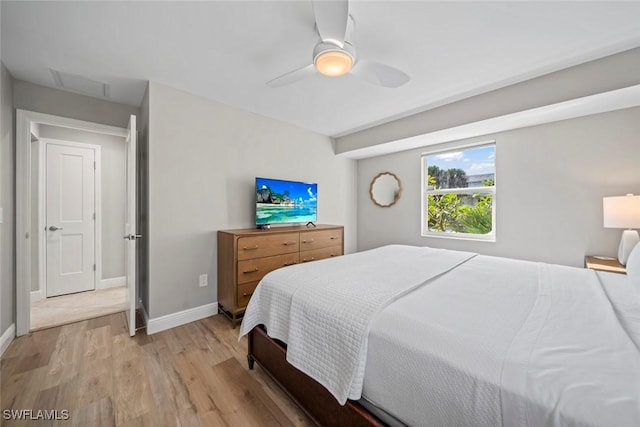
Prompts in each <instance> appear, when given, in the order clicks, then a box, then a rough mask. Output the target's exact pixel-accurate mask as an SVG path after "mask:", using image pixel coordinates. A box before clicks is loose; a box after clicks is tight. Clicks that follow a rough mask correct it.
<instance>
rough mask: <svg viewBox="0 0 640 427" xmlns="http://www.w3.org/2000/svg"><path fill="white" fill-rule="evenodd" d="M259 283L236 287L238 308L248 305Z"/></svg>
mask: <svg viewBox="0 0 640 427" xmlns="http://www.w3.org/2000/svg"><path fill="white" fill-rule="evenodd" d="M258 283H259V281H255V282H249V283H245V284H243V285H238V307H246V306H247V304H249V300H250V299H251V295H253V291H255V290H256V286H258Z"/></svg>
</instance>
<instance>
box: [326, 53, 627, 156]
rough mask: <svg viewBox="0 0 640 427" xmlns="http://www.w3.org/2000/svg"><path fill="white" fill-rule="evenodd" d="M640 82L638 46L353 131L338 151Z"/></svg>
mask: <svg viewBox="0 0 640 427" xmlns="http://www.w3.org/2000/svg"><path fill="white" fill-rule="evenodd" d="M638 84H640V48H635V49H631V50H628V51H625V52H621V53H618V54H615V55H611V56H608V57H605V58H601V59H598V60H595V61H590V62H587V63H584V64H580V65H576V66H574V67H569V68H566V69H564V70H560V71H556V72H553V73H549V74H547V75H544V76H541V77H537V78H534V79H530V80H526V81H523V82H521V83H517V84H513V85H510V86H507V87H504V88H500V89H496V90H493V91H491V92H487V93H483V94H480V95H476V96H472V97H468V98H466V99H462V100H459V101H457V102H453V101H455V100H453V99H450V100H448V101H447V102H448V104H446V105H442V106H433V105H432V106H429V107H428V108H429V109H428V110H426V111H423V112H421V113H417V114H414V115H411V116H408V117H405V118H401V119H398V120H394V121H391V122H389V123H385V124H382V125H379V126H375V127H372V128H369V129H365V130H362V131H360V132H354V133H351V134H349V135H346V136H343V137H340V138H337V139H336V153H345V152H349V151H351V150H355V149H358V148H364V147H369V146H375V145H378V144H384V143H387V142H391V141H397V140H399V139H403V138H409V137H413V136H417V135H424V134H426V133H430V132H435V131H439V130H442V129H448V128H452V127H455V126H459V125H465V124H468V123H473V122H477V121H480V120H485V119H489V118H492V117H499V116H502V115H506V114H510V113H515V112H519V111H525V110H529V109H532V108H536V107H542V106H545V105H551V104H555V103H558V102H563V101H567V100H571V99H576V98H580V97H585V96H589V95H594V94H597V93H603V92H608V91H611V90H615V89H621V88H625V87H629V86H634V85H638ZM425 109H426V107H425Z"/></svg>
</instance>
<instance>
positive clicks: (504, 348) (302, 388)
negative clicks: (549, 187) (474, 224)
mask: <svg viewBox="0 0 640 427" xmlns="http://www.w3.org/2000/svg"><path fill="white" fill-rule="evenodd" d="M636 252H639V253H638V254H634V255H640V250H637V251H636ZM632 258H634V259H637V258H640V256H635V257H632ZM631 263H632V260H631V259H630V261H629V265H628V266H629V267H631V265H630V264H631ZM634 277H635V276H634ZM635 279H637V277H635ZM635 279H634V280H635ZM634 280H631V279H630V278H627V277H626V276H624V275H615V274H610V273H596V272H594V271H592V270H587V269H579V268H572V267H564V266H558V265H549V264H543V263H533V262H526V261H517V260H511V259H505V258H497V257H489V256H482V255H477V254H472V253H467V252H457V251H446V250H440V249H434V248H428V247H412V246H404V245H391V246H385V247H381V248H377V249H373V250H370V251H364V252H360V253H356V254H352V255H348V256H344V257H340V258H334V259H330V260H324V261H318V262H316V263H311V264H304V265H297V266H292V267H287V268H284V269H280V270H276V271H274V272H272V273H270V274H268V275H267V276H265V277H264V279H263V280H262V282H261V283H260V285H259V286H258V288H257V289H256V291H255V293H254V295H253V297H252V299H251V301H250V303H249V306H248V307H247V311H246V313H245V317H244V320H243V324H242V326H241V330H240V334H241V335H245V334H249V341H250V344H249V355H248V357H249V363H250V366H252V364H253V362H254V361H257V362H258V363H259V364H260V365H261V366H262V367H263V368H265V369H266V370H267V372H268V373H270V374H271V375H272V376H273V377H274V378H275V379H276V381H278V382H279V383H280V384H281V385H282V386H283V387H284V388H285V390H286V391H287V392H288V393H289V394H290V395H291V396H292V398H293V399H294V400H295V401H297V402H298V403H299V404H300V405H301V406H302V407H303V409H305V410H306V411H307V413H309V415H310V416H311V417H312V418H313V419H314V420H315V421H316V422H317V423H319V424H322V425H359V424H360V425H384V424H390V425H403V424H404V425H447V426H456V425H459V426H467V425H478V426H500V425H504V426H539V425H568V426H574V425H575V426H583V425H584V426H591V425H606V426H613V425H618V426H638V425H640V284H638V283H636V282H635V281H634Z"/></svg>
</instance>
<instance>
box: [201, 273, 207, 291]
mask: <svg viewBox="0 0 640 427" xmlns="http://www.w3.org/2000/svg"><path fill="white" fill-rule="evenodd" d="M205 286H209V281H208V276H207V275H206V274H201V275H200V287H201V288H204V287H205Z"/></svg>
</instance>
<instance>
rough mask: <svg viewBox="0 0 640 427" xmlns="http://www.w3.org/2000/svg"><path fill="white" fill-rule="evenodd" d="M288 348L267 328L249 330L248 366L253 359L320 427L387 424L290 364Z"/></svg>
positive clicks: (257, 327) (251, 364)
mask: <svg viewBox="0 0 640 427" xmlns="http://www.w3.org/2000/svg"><path fill="white" fill-rule="evenodd" d="M286 353H287V347H286V345H285V344H284V343H282V342H280V341H277V340H274V339H272V338H270V337H269V336H268V335H267V333H266V331H265V328H264V327H263V326H262V325H260V326H256V327H255V328H253V329H252V330H251V332H249V353H248V355H247V360H248V362H249V369H253V366H254V362H258V364H259V365H260V366H261V367H262V369H264V370H265V371H266V372H267V374H269V376H270V377H271V378H272V379H273V380H274V381H275V382H276V383H277V384H278V385H279V386H280V387H282V388H283V389H284V391H285V393H286V394H287V395H288V396H289V397H290V398H291V399H292V400H293V401H294V402H295V403H297V404H298V406H300V408H302V410H303V411H304V412H305V413H306V414H307V415H308V416H309V417H310V418H311V419H312V420H313V421H314V422H315V423H316V424H318V425H320V426H345V425H348V426H384V425H385V424H384V423H383V422H382V421H380V420H379V419H378V418H377V417H376V416H375V415H373V414H372V413H371V412H369V411H368V410H367V409H366V408H364V407H363V406H362V405H360V404H359V403H358V402H355V401H352V400H348V401H347V403H346V404H345V405H344V406H341V405H340V404H339V403H338V401H337V400H336V399H335V398H334V397H333V395H331V393H329V392H328V391H327V389H325V388H324V387H323V386H322V385H320V383H318V382H317V381H315V380H314V379H313V378H311V377H309V376H308V375H306V374H304V373H303V372H302V371H300V370H298V369H296V368H294V367H293V366H291V365H290V364H289V363H288V362H287V360H286Z"/></svg>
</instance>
